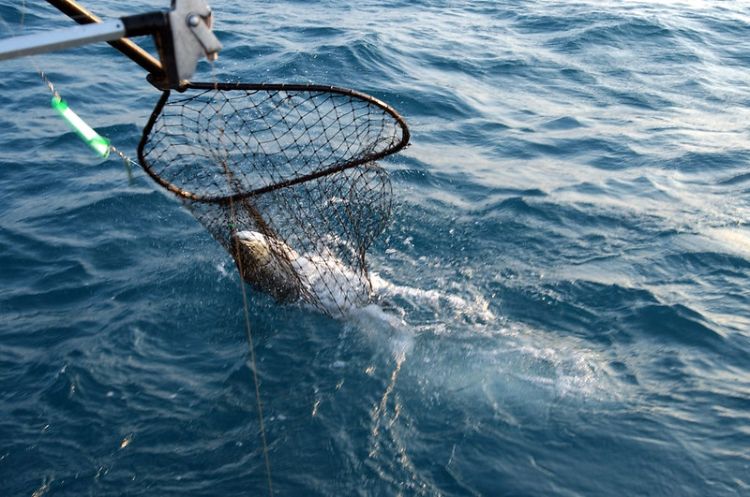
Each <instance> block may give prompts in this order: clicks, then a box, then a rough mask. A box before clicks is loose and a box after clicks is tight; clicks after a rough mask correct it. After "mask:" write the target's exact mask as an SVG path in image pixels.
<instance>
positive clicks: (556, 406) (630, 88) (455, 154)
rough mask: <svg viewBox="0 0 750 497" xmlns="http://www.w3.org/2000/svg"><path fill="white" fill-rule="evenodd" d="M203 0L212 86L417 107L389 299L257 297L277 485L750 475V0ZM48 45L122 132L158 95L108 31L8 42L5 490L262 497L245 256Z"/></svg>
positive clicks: (664, 491) (387, 238) (593, 492)
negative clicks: (153, 171)
mask: <svg viewBox="0 0 750 497" xmlns="http://www.w3.org/2000/svg"><path fill="white" fill-rule="evenodd" d="M89 3H90V5H88V6H89V7H90V8H92V9H93V10H95V11H96V12H97V13H98V14H100V15H101V16H103V17H113V16H120V15H125V14H133V13H138V12H145V11H148V10H152V9H154V8H161V7H166V4H167V2H166V0H165V1H164V2H146V1H144V0H136V1H134V2H128V3H127V4H125V3H122V2H115V1H113V0H103V1H100V2H89ZM212 7H213V9H214V11H215V14H216V17H217V23H216V33H217V35H218V37H219V38H220V39H221V41H222V43H223V44H224V47H225V48H224V51H223V52H222V53H221V57H220V59H219V61H218V62H216V64H215V65H214V67H213V70H212V68H211V66H210V65H209V64H208V63H206V62H202V63H201V64H200V66H199V73H198V75H197V76H196V80H208V81H210V80H212V79H213V78H216V79H218V80H223V81H247V82H258V81H263V82H316V83H328V84H336V85H341V86H346V87H352V88H355V89H358V90H361V91H364V92H368V93H371V94H372V95H374V96H376V97H378V98H381V99H383V100H384V101H386V102H388V103H389V104H391V105H392V106H394V107H395V108H397V109H398V110H399V111H400V112H401V113H402V114H403V115H404V116H405V118H406V119H407V121H408V123H409V125H410V128H411V131H412V142H411V146H410V147H409V148H408V149H407V150H405V151H404V152H402V153H400V154H399V155H397V156H395V157H392V158H390V159H388V160H386V161H384V162H383V165H384V167H386V168H387V169H388V170H389V172H390V173H391V177H392V181H393V187H394V202H395V204H394V211H393V219H392V221H391V223H390V226H389V228H388V230H387V232H386V233H385V234H384V235H383V236H382V237H381V238H380V239H379V240H378V242H377V243H376V244H375V247H374V248H373V250H372V252H371V254H370V266H371V270H372V272H373V273H375V274H376V275H377V277H378V278H379V279H380V281H381V283H380V289H381V290H380V291H381V292H383V293H387V294H388V301H389V305H388V306H377V305H375V306H371V307H368V308H365V309H362V310H359V311H356V312H352V315H351V316H350V317H349V318H347V319H341V320H337V319H332V318H329V317H326V316H323V315H321V314H319V313H316V312H314V311H311V310H309V309H305V308H303V307H299V306H294V305H291V306H281V305H279V304H276V303H274V302H273V300H272V299H271V298H270V297H268V296H266V295H262V294H257V293H255V292H251V295H250V309H251V324H252V330H253V337H254V339H255V342H254V343H255V353H256V359H257V367H256V368H255V371H257V374H258V376H259V379H260V398H261V401H262V404H263V419H264V425H265V431H266V438H267V441H268V457H269V462H270V467H271V478H270V479H271V485H272V487H273V492H274V494H275V495H285V496H286V495H293V496H342V495H361V496H394V497H395V496H412V495H417V496H438V495H440V496H480V495H481V496H566V497H569V496H618V497H619V496H641V495H654V496H709V495H710V496H734V495H750V222H749V221H748V220H749V219H750V124H748V123H750V8H749V7H748V4H747V3H741V2H694V1H688V0H686V1H669V2H666V1H665V2H658V3H656V2H653V3H652V2H608V1H607V2H598V1H597V2H593V1H591V2H541V1H522V2H515V1H513V2H511V1H477V2H437V1H432V0H415V1H409V2H406V1H404V0H393V1H385V2H373V1H369V0H364V1H360V2H345V1H342V0H330V1H321V2H299V1H282V2H269V1H257V2H230V1H227V0H215V1H213V2H212ZM0 15H1V16H2V19H3V21H4V22H3V23H1V24H0V35H2V36H3V37H6V36H10V35H12V34H14V33H16V34H18V33H25V34H28V33H33V32H37V31H42V30H46V29H52V28H55V27H63V26H69V25H70V24H71V21H70V20H68V19H67V18H65V16H63V15H62V14H59V13H57V12H56V11H55V10H54V9H53V8H52V7H50V6H49V5H47V4H46V3H44V2H25V6H24V5H23V2H12V1H10V0H1V1H0ZM22 17H23V19H22ZM145 45H146V46H149V47H151V46H152V44H150V43H145ZM37 68H40V69H42V70H44V71H45V72H47V73H48V75H49V77H50V79H51V81H52V82H53V83H54V84H55V87H56V88H57V89H58V90H59V91H60V93H61V94H62V95H63V97H64V98H66V100H68V102H69V103H70V105H71V106H72V107H73V108H74V109H75V110H76V111H77V112H78V113H79V114H80V115H81V116H83V117H84V118H85V119H86V120H87V121H88V122H89V123H91V124H92V125H93V126H95V127H96V128H97V129H98V130H99V131H100V132H101V133H102V134H104V135H106V136H108V137H110V138H111V139H112V141H113V143H114V144H115V145H116V146H117V147H118V148H120V149H121V150H123V151H125V152H126V153H127V154H129V155H134V154H135V147H136V145H137V143H138V140H139V139H140V133H141V130H142V127H143V125H144V124H145V122H146V120H147V118H148V115H149V113H150V111H151V108H152V107H153V105H154V104H155V102H156V100H157V98H158V92H157V91H156V90H155V89H153V88H152V87H151V86H150V85H149V84H148V83H146V81H145V79H144V76H145V74H144V72H143V71H142V70H141V69H140V68H139V67H137V66H135V65H134V64H133V63H132V62H130V61H128V60H127V59H125V58H124V57H122V56H121V55H120V54H118V53H117V52H116V51H114V50H113V49H112V48H110V47H109V46H107V45H106V44H103V43H102V44H96V45H92V46H88V47H84V48H79V49H70V50H65V51H62V52H59V53H55V54H49V55H44V56H38V57H35V58H33V59H32V58H26V59H20V60H15V61H5V62H2V63H0V110H1V111H2V112H1V113H0V129H1V130H2V131H0V213H1V214H0V494H1V495H8V496H16V495H26V496H34V497H40V496H43V495H50V496H51V495H55V496H58V495H60V496H62V495H65V496H78V495H131V496H151V495H205V496H213V495H268V494H269V489H268V486H269V485H268V476H267V473H266V470H265V464H264V456H263V445H262V442H261V438H260V433H259V430H260V427H259V418H258V405H257V402H256V397H255V387H254V385H253V369H252V364H251V362H250V355H249V349H248V343H247V338H246V335H245V330H244V320H243V311H242V297H241V293H240V283H239V281H240V280H239V277H238V276H237V274H236V271H235V270H234V264H233V262H232V260H231V259H230V258H229V256H228V255H227V254H226V252H225V251H224V250H223V249H222V248H221V247H220V246H219V245H218V244H217V243H216V242H215V241H214V240H213V239H212V238H211V237H210V236H209V234H208V233H207V232H206V231H205V230H204V229H203V228H202V227H201V225H200V224H199V223H198V222H197V221H196V220H195V219H194V218H193V217H192V216H191V215H190V214H189V213H188V212H187V211H186V210H184V209H183V208H182V207H181V205H180V203H179V202H178V201H177V200H176V199H175V198H173V197H172V196H171V195H170V194H169V193H167V192H165V191H163V190H161V189H160V188H159V187H158V186H157V185H156V184H155V183H153V182H152V181H151V180H150V179H149V178H148V177H147V176H146V175H145V174H144V173H143V172H142V171H140V170H138V169H135V170H133V171H132V176H133V178H132V180H130V179H129V178H128V173H127V171H126V168H125V167H124V165H123V163H122V161H120V160H119V159H116V158H110V159H109V160H105V161H100V160H98V159H96V158H95V157H94V156H93V155H92V154H91V152H90V151H89V150H87V149H86V147H85V145H83V144H82V143H81V142H80V141H79V140H78V138H77V137H76V136H75V134H74V133H73V132H71V131H70V130H69V129H68V128H67V127H66V126H65V124H64V123H63V122H62V121H61V120H60V119H59V118H57V117H56V116H55V115H54V113H53V111H52V110H51V109H50V107H49V99H50V93H49V91H48V89H47V88H46V87H45V86H44V84H43V83H42V82H41V80H40V78H39V76H38V74H37V72H36V70H37Z"/></svg>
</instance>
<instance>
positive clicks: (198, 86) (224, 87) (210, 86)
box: [138, 82, 410, 204]
mask: <svg viewBox="0 0 750 497" xmlns="http://www.w3.org/2000/svg"><path fill="white" fill-rule="evenodd" d="M185 90H217V91H232V90H240V91H269V90H270V91H309V92H320V93H336V94H339V95H346V96H349V97H355V98H358V99H361V100H364V101H366V102H368V103H371V104H373V105H375V106H376V107H379V108H381V109H382V110H384V111H385V112H386V113H387V114H388V115H390V116H391V117H393V119H394V120H395V121H396V123H398V125H399V127H400V128H401V140H400V141H399V142H398V143H397V144H396V145H394V146H391V147H389V148H387V149H385V150H383V151H381V152H378V153H373V154H369V155H365V156H364V157H362V158H359V159H355V160H352V161H348V162H344V163H342V164H336V165H334V166H331V167H328V168H326V169H322V170H320V171H315V172H314V173H310V174H305V175H303V176H299V177H297V178H294V179H290V180H286V181H281V182H279V183H275V184H273V185H269V186H265V187H262V188H257V189H255V190H251V191H248V192H239V193H235V194H233V195H223V196H208V195H196V194H195V193H193V192H190V191H187V190H185V189H183V188H180V187H179V186H177V185H174V184H172V183H170V182H168V181H166V180H164V179H163V178H162V177H161V176H159V175H158V174H156V173H155V172H154V170H153V169H152V168H151V166H150V165H149V164H148V161H146V156H145V151H144V149H145V146H146V142H147V141H148V140H147V138H148V136H149V134H150V133H151V130H152V129H153V127H154V124H156V121H157V119H158V117H159V114H161V111H162V109H163V108H164V106H165V105H166V103H167V100H168V98H169V95H170V90H164V91H163V92H162V94H161V97H160V98H159V101H158V102H157V103H156V106H155V107H154V110H153V111H152V112H151V117H150V118H149V120H148V123H146V126H145V127H144V128H143V134H142V135H141V141H140V143H139V144H138V162H140V164H141V167H143V169H144V170H145V171H146V173H147V174H148V175H149V176H151V178H152V179H153V180H154V181H156V182H157V183H158V184H159V185H161V186H162V187H164V188H166V189H167V190H169V191H170V192H172V193H174V194H175V195H178V196H180V197H182V198H186V199H188V200H193V201H196V202H207V203H215V204H228V203H230V202H236V201H238V200H242V199H245V198H248V197H252V196H255V195H260V194H263V193H268V192H272V191H274V190H279V189H281V188H287V187H290V186H294V185H297V184H299V183H304V182H305V181H310V180H313V179H316V178H320V177H322V176H327V175H329V174H333V173H337V172H340V171H343V170H345V169H349V168H352V167H356V166H360V165H362V164H365V163H367V162H372V161H376V160H379V159H382V158H383V157H386V156H388V155H391V154H393V153H396V152H398V151H399V150H402V149H403V148H404V147H406V146H407V145H408V143H409V138H410V134H409V127H408V126H407V125H406V121H404V118H403V117H401V115H400V114H399V113H398V112H396V110H395V109H394V108H393V107H391V106H390V105H388V104H386V103H385V102H383V101H382V100H379V99H377V98H375V97H373V96H370V95H367V94H366V93H361V92H358V91H356V90H351V89H349V88H340V87H338V86H328V85H315V84H287V83H192V82H189V83H187V84H186V85H185V86H183V87H182V88H180V91H185Z"/></svg>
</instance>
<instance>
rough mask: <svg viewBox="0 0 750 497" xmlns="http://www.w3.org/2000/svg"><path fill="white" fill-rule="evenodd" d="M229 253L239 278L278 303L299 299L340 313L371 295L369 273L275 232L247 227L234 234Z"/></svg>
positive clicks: (324, 309)
mask: <svg viewBox="0 0 750 497" xmlns="http://www.w3.org/2000/svg"><path fill="white" fill-rule="evenodd" d="M231 253H232V256H233V257H234V260H235V263H236V264H237V269H238V270H239V272H240V275H241V276H242V278H243V279H244V280H245V281H246V282H247V283H249V284H250V285H252V286H253V287H254V288H256V289H257V290H259V291H262V292H265V293H267V294H269V295H271V296H272V297H273V298H274V299H275V300H276V301H277V302H279V303H285V304H286V303H293V302H299V301H302V302H303V303H305V302H306V303H308V304H311V305H312V306H313V307H315V308H317V309H319V310H322V311H323V312H325V313H327V314H329V315H331V316H344V315H346V314H347V313H348V312H349V311H350V310H351V309H352V308H354V307H358V306H361V305H365V304H366V303H368V301H369V297H370V292H371V289H372V287H371V284H370V281H369V278H368V276H367V273H366V272H365V271H357V270H355V269H354V268H352V267H350V266H349V265H347V264H345V263H344V262H343V261H342V260H341V259H339V258H338V257H337V256H336V255H335V254H334V253H333V252H332V251H329V250H323V251H320V252H314V253H305V254H300V253H299V252H297V251H296V250H294V249H293V248H292V247H290V246H289V245H288V244H287V243H286V242H285V241H283V240H281V239H279V238H276V237H274V236H271V235H265V234H263V233H259V232H257V231H250V230H245V231H238V232H236V233H234V234H233V235H232V237H231Z"/></svg>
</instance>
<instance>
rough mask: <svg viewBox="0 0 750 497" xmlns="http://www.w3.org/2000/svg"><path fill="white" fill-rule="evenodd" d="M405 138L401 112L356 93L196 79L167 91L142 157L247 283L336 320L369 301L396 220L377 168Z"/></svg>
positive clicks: (383, 177)
mask: <svg viewBox="0 0 750 497" xmlns="http://www.w3.org/2000/svg"><path fill="white" fill-rule="evenodd" d="M407 141H408V131H407V128H406V125H405V123H404V122H403V120H402V119H401V118H400V117H399V116H398V114H396V112H395V111H394V110H393V109H391V108H390V107H388V106H386V105H385V104H383V103H382V102H379V101H377V100H375V99H373V98H371V97H368V96H366V95H363V94H360V93H356V92H353V91H350V90H343V89H338V88H330V87H320V86H290V85H213V84H210V85H209V84H191V86H190V87H189V88H188V89H187V91H186V92H184V93H178V94H171V93H170V92H164V94H163V95H162V98H161V100H160V101H159V103H158V104H157V106H156V108H155V109H154V112H153V114H152V116H151V119H150V120H149V123H148V124H147V126H146V128H145V130H144V132H143V138H142V140H141V144H140V146H139V150H138V153H139V159H140V161H141V164H142V166H143V167H144V169H145V170H146V171H147V172H148V173H149V174H150V175H151V176H152V177H153V178H154V179H155V180H156V181H157V182H158V183H160V184H161V185H162V186H164V187H165V188H167V189H169V190H170V191H172V192H173V193H175V194H177V195H178V196H180V197H181V198H182V199H183V200H184V202H185V203H186V205H187V207H188V208H189V209H190V210H191V212H193V214H194V215H195V216H196V217H197V218H198V220H199V221H200V222H201V223H203V224H204V225H205V226H206V228H207V229H208V230H209V232H210V233H211V234H212V235H213V236H214V237H215V238H216V239H217V240H218V241H219V242H220V243H221V244H222V245H223V246H224V247H225V248H226V249H227V250H228V251H229V253H230V254H232V256H233V257H234V258H235V260H236V261H237V265H238V268H239V269H240V272H241V274H242V276H243V278H244V279H245V280H247V281H248V282H249V283H251V284H253V285H255V286H256V287H257V288H259V289H261V290H263V291H266V292H268V293H270V294H271V295H273V296H274V297H275V298H276V299H277V300H280V301H294V300H302V301H305V302H308V303H310V304H313V305H315V306H316V307H318V308H319V309H321V310H322V311H324V312H327V313H330V314H338V313H341V312H343V311H345V309H347V308H349V307H350V306H352V305H360V304H362V303H364V302H366V301H367V299H368V298H369V293H370V280H369V277H368V273H367V266H366V263H365V253H366V251H367V249H368V247H369V246H370V244H371V243H372V241H373V240H374V238H375V237H376V236H377V235H378V234H380V233H381V232H382V230H383V229H384V227H385V225H386V223H387V221H388V217H389V215H390V206H391V187H390V183H389V180H388V176H387V174H386V173H385V171H383V170H382V169H381V168H380V167H378V166H377V165H376V164H375V162H374V161H375V160H377V159H379V158H382V157H384V156H386V155H388V154H391V153H393V152H395V151H397V150H399V149H401V148H403V147H404V146H405V145H406V143H407Z"/></svg>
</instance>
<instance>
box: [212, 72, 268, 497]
mask: <svg viewBox="0 0 750 497" xmlns="http://www.w3.org/2000/svg"><path fill="white" fill-rule="evenodd" d="M211 80H212V81H213V82H214V84H218V81H217V79H216V72H215V68H214V64H213V61H212V62H211ZM222 120H223V117H222ZM225 129H226V123H225V122H224V123H223V124H222V125H221V126H220V133H219V142H220V143H222V142H223V139H224V132H225ZM222 148H223V152H224V153H227V149H226V147H222ZM220 162H221V165H222V168H223V169H224V175H225V177H226V181H227V184H228V185H230V187H231V185H232V184H233V183H235V182H236V179H235V178H234V175H233V174H232V171H231V169H230V168H229V167H228V165H227V162H226V160H222V161H220ZM234 202H235V201H234V199H230V200H229V210H230V219H231V222H232V225H233V227H231V228H230V229H236V226H237V225H238V223H237V211H236V209H235V206H234ZM233 242H234V244H235V250H237V251H238V252H239V250H240V248H239V244H240V240H239V239H238V238H234V239H233ZM243 265H244V262H243V261H242V258H241V257H240V258H238V259H237V271H238V272H239V275H240V290H241V293H242V313H243V316H244V320H245V333H246V335H247V343H248V348H249V349H250V362H251V364H252V368H251V369H252V371H253V385H254V387H255V403H256V408H257V410H258V429H259V431H260V439H261V443H262V445H263V461H264V463H265V467H266V478H267V483H268V495H269V497H273V482H272V477H271V459H270V456H269V451H268V440H267V438H266V426H265V421H264V420H263V401H262V400H261V396H260V379H259V378H258V362H257V360H256V357H255V341H254V340H253V332H252V326H251V324H250V305H249V303H248V297H247V288H246V285H245V282H244V281H243V279H242V275H243V274H244V271H245V268H244V267H243Z"/></svg>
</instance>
